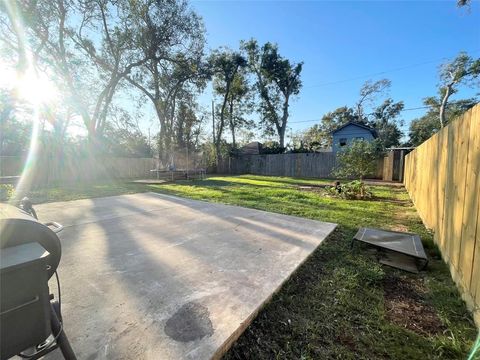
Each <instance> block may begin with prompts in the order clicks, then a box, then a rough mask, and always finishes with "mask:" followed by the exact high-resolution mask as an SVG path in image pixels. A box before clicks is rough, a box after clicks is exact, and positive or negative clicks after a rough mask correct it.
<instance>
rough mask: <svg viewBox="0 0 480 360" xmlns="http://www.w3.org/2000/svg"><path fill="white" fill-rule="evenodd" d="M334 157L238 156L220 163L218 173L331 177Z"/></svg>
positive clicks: (288, 155) (300, 155)
mask: <svg viewBox="0 0 480 360" xmlns="http://www.w3.org/2000/svg"><path fill="white" fill-rule="evenodd" d="M334 166H335V155H334V154H333V153H331V152H325V153H305V154H303V153H299V154H265V155H240V156H239V157H236V158H233V157H232V158H228V159H224V160H223V161H221V162H220V164H219V167H218V172H220V173H225V174H253V175H271V176H291V177H331V173H332V170H333V168H334Z"/></svg>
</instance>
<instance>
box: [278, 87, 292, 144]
mask: <svg viewBox="0 0 480 360" xmlns="http://www.w3.org/2000/svg"><path fill="white" fill-rule="evenodd" d="M288 100H289V97H288V96H287V97H286V98H285V101H284V103H283V115H282V124H281V126H280V129H279V134H278V135H279V137H280V147H281V148H284V147H285V130H286V129H287V121H288Z"/></svg>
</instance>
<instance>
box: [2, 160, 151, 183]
mask: <svg viewBox="0 0 480 360" xmlns="http://www.w3.org/2000/svg"><path fill="white" fill-rule="evenodd" d="M156 164H157V160H156V159H153V158H115V157H92V156H75V155H68V156H55V157H50V156H40V157H39V158H37V159H35V160H34V161H31V162H28V161H27V159H26V158H23V157H18V156H1V157H0V176H17V175H21V174H22V172H24V173H25V174H26V175H28V176H26V177H27V178H28V179H27V180H28V184H25V185H28V186H33V187H35V186H49V185H55V184H59V183H67V182H75V181H94V180H101V179H135V178H150V177H153V176H154V174H152V173H151V172H150V170H151V169H154V168H155V167H156Z"/></svg>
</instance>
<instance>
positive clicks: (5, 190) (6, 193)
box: [0, 184, 15, 201]
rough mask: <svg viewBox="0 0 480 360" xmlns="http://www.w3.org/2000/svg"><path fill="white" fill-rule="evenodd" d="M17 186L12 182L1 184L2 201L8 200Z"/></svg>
mask: <svg viewBox="0 0 480 360" xmlns="http://www.w3.org/2000/svg"><path fill="white" fill-rule="evenodd" d="M14 191H15V188H14V187H13V185H11V184H0V201H7V200H10V199H11V198H12V197H13V193H14Z"/></svg>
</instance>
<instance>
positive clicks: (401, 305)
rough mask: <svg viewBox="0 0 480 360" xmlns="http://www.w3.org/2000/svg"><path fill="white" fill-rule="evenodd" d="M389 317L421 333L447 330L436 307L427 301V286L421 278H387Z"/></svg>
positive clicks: (435, 332) (386, 304)
mask: <svg viewBox="0 0 480 360" xmlns="http://www.w3.org/2000/svg"><path fill="white" fill-rule="evenodd" d="M384 290H385V311H386V314H387V319H388V320H389V321H391V322H392V323H394V324H397V325H400V326H403V327H405V328H407V329H409V330H412V331H414V332H416V333H417V334H420V335H426V336H430V335H434V334H438V333H441V332H443V331H444V330H445V326H444V325H443V323H442V322H441V320H440V318H439V317H438V315H437V313H436V312H435V310H434V308H433V307H432V306H431V305H429V304H428V303H427V302H426V301H425V293H426V288H425V286H424V284H423V281H422V279H421V278H401V277H398V276H394V275H389V276H387V277H386V278H385V282H384Z"/></svg>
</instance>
